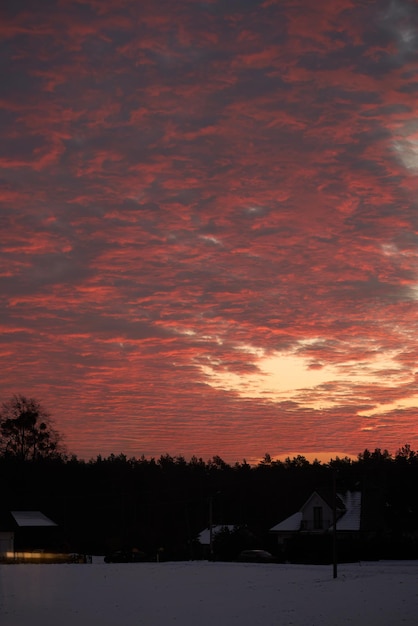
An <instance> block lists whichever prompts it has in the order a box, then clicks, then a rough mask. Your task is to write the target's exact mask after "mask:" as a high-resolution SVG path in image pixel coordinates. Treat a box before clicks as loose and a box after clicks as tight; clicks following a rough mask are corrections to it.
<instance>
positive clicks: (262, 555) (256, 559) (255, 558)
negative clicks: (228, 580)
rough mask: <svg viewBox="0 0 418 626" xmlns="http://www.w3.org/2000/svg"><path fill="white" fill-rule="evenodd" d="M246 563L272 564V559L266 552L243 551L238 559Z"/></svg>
mask: <svg viewBox="0 0 418 626" xmlns="http://www.w3.org/2000/svg"><path fill="white" fill-rule="evenodd" d="M238 559H239V560H240V561H243V562H246V563H273V561H274V557H273V555H272V554H270V552H267V550H243V551H242V552H240V555H239V557H238Z"/></svg>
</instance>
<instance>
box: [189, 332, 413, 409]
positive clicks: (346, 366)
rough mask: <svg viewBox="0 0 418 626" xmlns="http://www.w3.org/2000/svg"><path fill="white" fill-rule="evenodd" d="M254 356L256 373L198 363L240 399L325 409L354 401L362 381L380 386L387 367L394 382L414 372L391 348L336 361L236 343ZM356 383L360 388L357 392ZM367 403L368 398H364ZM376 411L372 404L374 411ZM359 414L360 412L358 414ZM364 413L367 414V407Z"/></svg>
mask: <svg viewBox="0 0 418 626" xmlns="http://www.w3.org/2000/svg"><path fill="white" fill-rule="evenodd" d="M316 341H319V340H309V341H301V342H299V343H298V346H297V347H298V348H299V349H303V347H306V346H307V345H311V346H314V344H315V342H316ZM237 349H239V350H241V351H245V352H248V353H249V354H252V355H254V356H257V357H258V361H256V366H257V369H258V371H257V372H255V373H241V372H240V373H234V372H232V371H225V370H221V369H217V368H216V365H217V364H218V363H217V362H216V361H214V362H213V363H214V364H213V365H208V364H205V365H200V368H201V370H202V372H203V373H204V374H205V376H206V378H207V382H208V383H209V384H210V385H211V386H213V387H214V388H216V389H223V390H227V391H235V392H237V393H238V394H239V395H240V396H241V397H243V398H263V399H266V400H270V401H273V402H285V401H294V402H297V403H298V404H299V406H300V407H302V408H311V409H316V410H321V409H328V408H333V407H337V406H340V405H342V404H347V403H358V401H359V399H360V398H359V395H360V396H362V395H364V391H361V389H360V388H361V387H362V386H363V385H365V384H366V383H367V384H368V385H374V386H375V387H376V388H377V387H380V386H381V385H382V372H388V371H390V380H391V383H392V384H395V383H397V384H399V383H401V382H402V383H405V382H410V381H412V380H413V375H411V373H410V372H409V371H405V369H404V368H403V367H402V366H401V365H400V364H399V362H397V361H396V357H397V356H398V355H399V351H396V350H393V351H391V352H388V353H387V354H386V355H381V354H375V355H373V357H370V359H368V360H362V361H354V360H348V361H341V362H339V363H336V364H314V362H313V361H312V359H310V358H307V357H306V356H303V355H302V354H298V353H297V350H296V349H295V350H293V352H290V353H289V352H274V353H273V354H271V355H269V356H264V354H265V353H264V351H263V350H261V349H260V348H257V347H253V346H249V345H246V346H241V347H239V348H237ZM356 386H357V387H358V388H359V392H358V393H357V392H356ZM367 402H370V400H369V399H367ZM414 402H415V403H416V405H417V406H418V396H417V397H416V396H414V397H413V398H410V399H408V398H405V399H404V400H402V401H398V402H397V403H394V404H393V408H396V407H398V408H399V407H400V406H405V407H406V406H414V404H413V403H414ZM391 406H392V405H382V407H380V408H381V410H388V409H387V407H391ZM377 411H379V412H380V410H379V406H378V405H376V406H375V407H374V409H373V413H376V412H377ZM362 415H363V414H362ZM364 415H367V416H368V415H369V412H367V413H366V412H365V413H364Z"/></svg>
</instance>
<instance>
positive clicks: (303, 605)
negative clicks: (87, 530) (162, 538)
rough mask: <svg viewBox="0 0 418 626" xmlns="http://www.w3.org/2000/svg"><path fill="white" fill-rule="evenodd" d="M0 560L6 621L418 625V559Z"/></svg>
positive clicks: (121, 625)
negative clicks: (328, 562)
mask: <svg viewBox="0 0 418 626" xmlns="http://www.w3.org/2000/svg"><path fill="white" fill-rule="evenodd" d="M98 560H99V559H94V560H93V564H91V565H80V564H74V565H72V564H71V565H0V623H1V624H2V626H26V625H27V626H56V624H60V626H73V625H74V624H77V626H91V625H92V624H100V626H116V625H117V626H161V625H162V624H164V626H169V625H174V624H178V625H180V624H181V626H189V625H190V626H192V625H193V626H195V625H196V624H198V625H199V626H213V625H214V624H216V625H217V626H257V625H258V624H262V626H290V625H292V626H340V625H344V626H345V625H348V624H352V625H355V626H363V625H364V626H365V625H366V624H367V626H374V625H376V626H398V625H403V626H405V625H407V626H409V625H410V626H412V625H414V626H416V624H417V615H418V585H417V574H418V562H416V561H403V562H390V561H385V562H383V561H382V562H377V563H356V564H346V565H339V567H338V577H337V578H336V579H334V578H333V572H332V567H331V566H316V565H309V566H304V565H282V564H280V565H277V564H249V563H242V564H241V563H240V564H236V563H209V562H206V561H202V562H179V563H173V562H170V563H128V564H108V565H106V564H103V563H101V562H98Z"/></svg>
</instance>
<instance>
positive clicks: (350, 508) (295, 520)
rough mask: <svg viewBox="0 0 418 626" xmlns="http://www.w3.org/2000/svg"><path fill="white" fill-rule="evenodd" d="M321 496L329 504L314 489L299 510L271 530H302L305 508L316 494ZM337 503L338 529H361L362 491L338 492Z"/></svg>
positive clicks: (325, 501)
mask: <svg viewBox="0 0 418 626" xmlns="http://www.w3.org/2000/svg"><path fill="white" fill-rule="evenodd" d="M315 495H317V496H319V497H320V498H321V499H322V500H323V501H324V503H326V504H328V501H327V499H325V498H323V496H322V495H321V494H319V493H318V492H317V491H314V492H313V493H312V494H311V495H310V496H309V498H308V499H307V500H306V501H305V503H304V504H303V505H302V507H301V508H300V510H299V511H297V512H296V513H293V515H290V516H289V517H287V518H286V519H284V520H283V521H281V522H279V524H276V525H275V526H273V527H272V528H270V532H274V533H281V532H297V531H299V530H301V523H302V520H303V513H302V511H303V509H304V508H305V506H306V505H307V504H308V503H309V502H310V500H311V499H312V498H313V497H314V496H315ZM336 505H337V514H338V519H337V530H341V531H344V530H345V531H356V530H360V520H361V492H360V491H347V492H346V493H345V494H337V495H336ZM333 528H334V525H333V524H331V526H330V527H329V530H332V529H333Z"/></svg>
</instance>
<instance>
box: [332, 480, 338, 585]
mask: <svg viewBox="0 0 418 626" xmlns="http://www.w3.org/2000/svg"><path fill="white" fill-rule="evenodd" d="M332 524H333V525H332V573H333V578H337V560H338V559H337V470H336V469H335V468H333V469H332Z"/></svg>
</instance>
